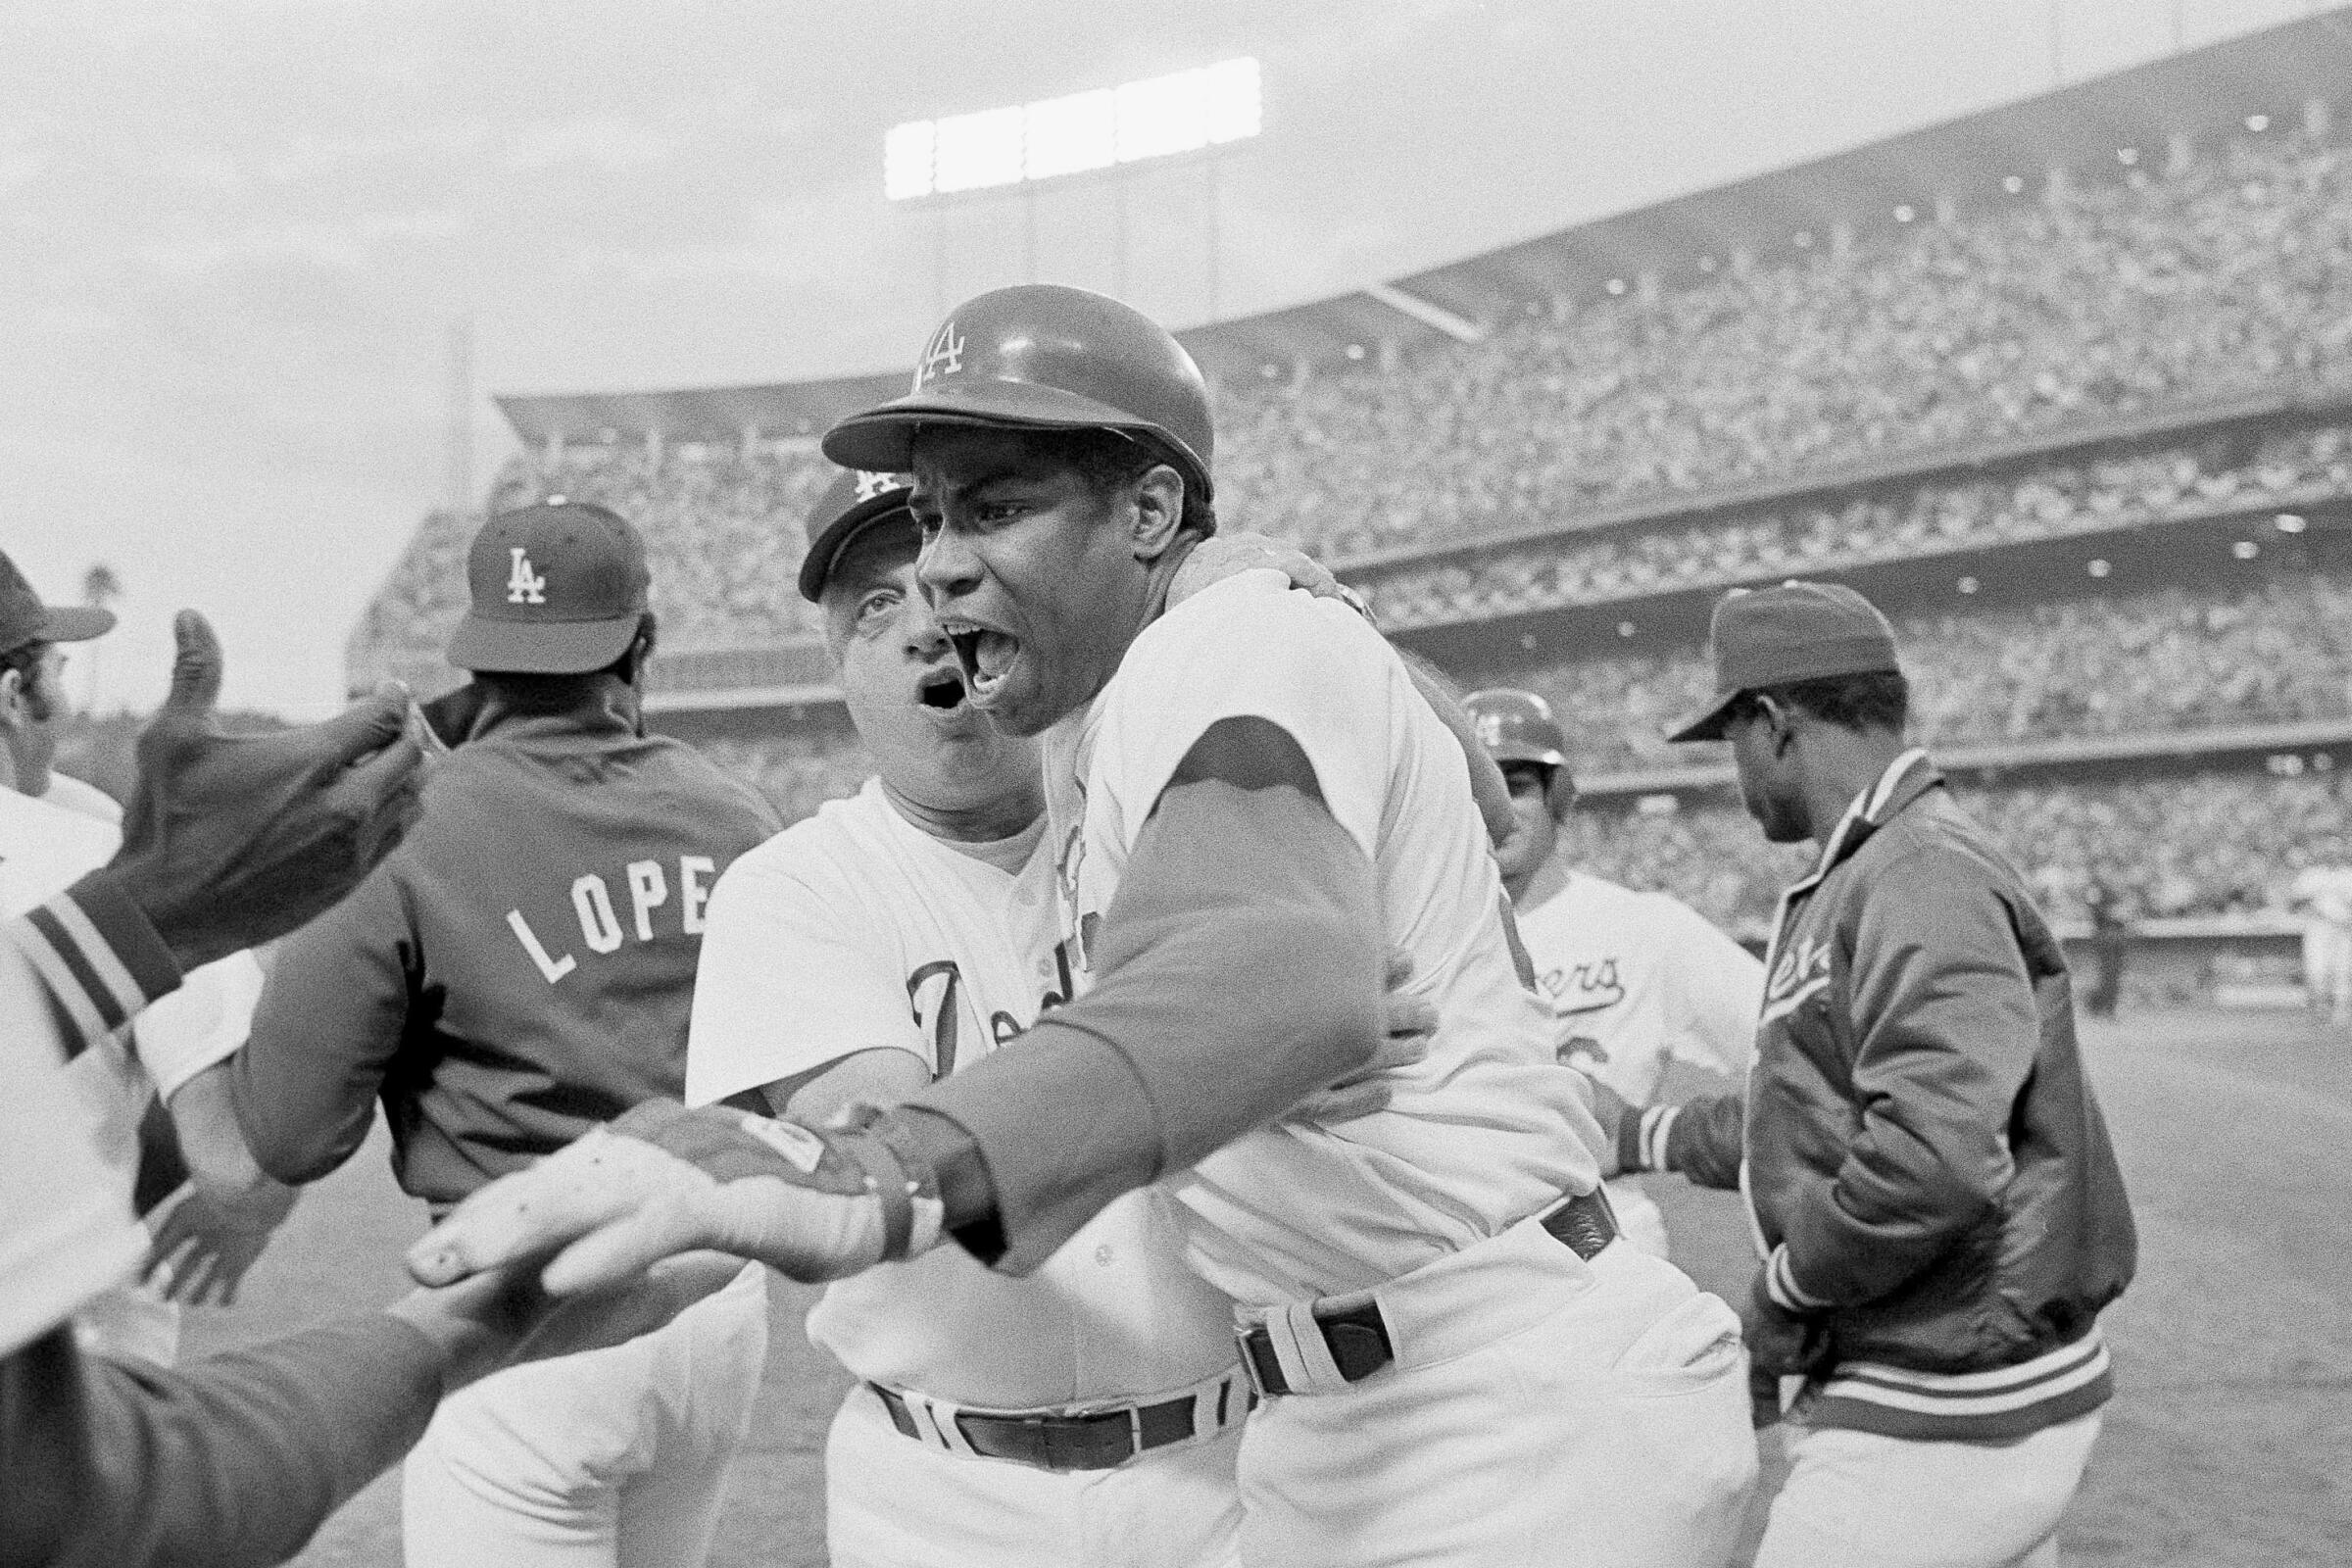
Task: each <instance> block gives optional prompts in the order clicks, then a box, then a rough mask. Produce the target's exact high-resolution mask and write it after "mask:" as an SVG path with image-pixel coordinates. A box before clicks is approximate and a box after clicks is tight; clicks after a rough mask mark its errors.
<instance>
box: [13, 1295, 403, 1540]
mask: <svg viewBox="0 0 2352 1568" xmlns="http://www.w3.org/2000/svg"><path fill="white" fill-rule="evenodd" d="M443 1360H444V1356H443V1352H442V1351H441V1350H440V1348H437V1347H436V1346H435V1345H434V1344H433V1343H432V1342H431V1341H430V1340H428V1339H427V1338H426V1337H425V1336H424V1335H422V1334H420V1333H418V1332H417V1330H415V1329H414V1328H411V1327H410V1326H409V1325H407V1324H405V1323H401V1322H397V1321H395V1320H394V1319H392V1318H391V1317H389V1316H386V1315H385V1314H383V1313H380V1312H371V1313H366V1314H362V1315H359V1316H355V1317H353V1318H350V1319H346V1320H344V1321H341V1322H338V1323H332V1324H328V1325H325V1326H323V1327H320V1328H317V1329H312V1330H309V1331H307V1332H305V1333H302V1334H297V1335H294V1336H292V1337H291V1338H288V1339H285V1340H280V1341H278V1342H276V1343H274V1344H271V1345H268V1346H263V1347H260V1348H256V1349H252V1350H240V1351H232V1352H229V1353H226V1354H222V1355H218V1356H214V1357H211V1358H210V1359H207V1360H204V1361H200V1362H197V1363H195V1364H194V1365H192V1366H189V1367H186V1368H183V1369H181V1370H178V1371H165V1370H163V1369H161V1368H156V1367H149V1366H146V1365H144V1364H143V1363H138V1362H131V1361H124V1362H115V1361H111V1360H106V1359H101V1358H97V1357H88V1356H83V1355H81V1354H80V1353H79V1352H78V1351H77V1350H76V1349H75V1348H74V1346H73V1332H72V1330H71V1329H70V1328H68V1327H63V1326H61V1327H59V1328H58V1329H56V1330H54V1331H53V1332H51V1333H50V1334H48V1335H46V1336H44V1337H43V1338H42V1339H40V1340H37V1341H35V1342H34V1343H33V1344H31V1345H28V1346H26V1347H25V1348H24V1349H22V1350H20V1351H18V1352H17V1353H16V1354H15V1355H12V1356H10V1357H8V1358H7V1360H6V1361H4V1362H0V1496H5V1497H6V1498H7V1500H8V1510H9V1528H8V1529H7V1530H6V1531H0V1564H5V1565H6V1568H16V1565H18V1564H20V1563H25V1564H31V1563H40V1564H44V1565H49V1564H54V1565H58V1568H137V1565H140V1564H147V1563H179V1562H203V1563H206V1564H208V1565H215V1568H235V1565H241V1564H249V1563H250V1564H261V1563H273V1562H279V1561H282V1560H284V1559H285V1558H286V1557H289V1556H291V1555H293V1553H294V1552H296V1551H298V1550H300V1549H301V1547H302V1544H303V1543H304V1542H306V1541H308V1540H309V1539H310V1537H311V1534H312V1533H313V1532H314V1531H315V1530H317V1529H318V1527H319V1523H320V1521H322V1520H323V1519H325V1517H326V1516H327V1515H328V1514H329V1513H331V1512H332V1511H333V1510H334V1509H335V1508H336V1507H337V1506H338V1505H339V1504H341V1503H342V1502H343V1501H344V1499H346V1498H347V1497H349V1496H350V1495H352V1494H353V1493H355V1492H357V1491H358V1490H359V1489H360V1488H361V1487H363V1486H365V1485H367V1483H368V1481H369V1480H370V1479H372V1478H373V1477H374V1476H375V1475H377V1474H378V1473H379V1472H381V1471H382V1470H383V1469H384V1468H385V1467H386V1466H388V1465H390V1464H391V1463H392V1461H393V1460H395V1459H397V1458H399V1457H400V1456H401V1455H402V1454H403V1453H405V1452H407V1451H408V1449H409V1448H410V1446H412V1445H414V1444H415V1443H416V1441H417V1437H418V1436H419V1435H420V1434H421V1433H422V1432H423V1430H424V1426H425V1423H426V1422H427V1421H428V1420H429V1419H430V1418H431V1416H432V1412H433V1406H434V1404H435V1402H436V1401H437V1400H438V1399H439V1397H440V1395H441V1380H442V1370H443Z"/></svg>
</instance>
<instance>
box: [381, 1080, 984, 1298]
mask: <svg viewBox="0 0 2352 1568" xmlns="http://www.w3.org/2000/svg"><path fill="white" fill-rule="evenodd" d="M942 1219H943V1210H942V1206H941V1203H940V1201H939V1186H938V1182H937V1180H936V1178H935V1177H934V1176H933V1175H932V1173H931V1171H930V1169H929V1167H928V1165H927V1164H926V1163H925V1162H924V1161H923V1159H922V1157H921V1155H920V1154H919V1153H918V1152H915V1151H914V1149H913V1148H912V1146H911V1145H910V1144H909V1143H907V1141H906V1140H904V1139H902V1138H900V1137H898V1136H897V1129H896V1127H895V1124H893V1123H892V1122H891V1120H890V1118H889V1116H888V1115H887V1113H883V1112H868V1113H867V1115H866V1117H865V1122H864V1124H863V1125H852V1126H837V1127H828V1128H822V1129H819V1128H812V1127H805V1126H802V1125H801V1124H800V1123H798V1122H792V1121H781V1120H771V1119H769V1118H767V1117H764V1116H758V1115H754V1114H751V1113H750V1112H747V1111H740V1110H732V1109H727V1108H724V1107H720V1106H715V1105H713V1106H707V1107H704V1108H702V1109H698V1110H688V1109H687V1108H686V1107H685V1106H683V1105H680V1104H678V1103H676V1102H674V1101H659V1100H658V1101H649V1102H647V1103H644V1104H642V1105H639V1106H637V1107H636V1108H635V1109H633V1110H631V1111H629V1112H628V1114H626V1115H624V1116H622V1117H621V1118H620V1119H619V1120H617V1121H615V1122H613V1124H612V1125H611V1126H610V1127H609V1128H598V1129H594V1130H592V1131H590V1132H589V1133H588V1134H587V1135H586V1136H585V1137H583V1138H581V1139H580V1140H579V1141H578V1142H576V1143H573V1144H571V1145H570V1146H569V1147H567V1148H564V1149H562V1150H559V1151H557V1152H555V1153H553V1154H550V1155H549V1156H548V1157H546V1158H545V1159H542V1160H540V1161H539V1162H538V1163H537V1164H535V1165H533V1166H532V1167H531V1168H530V1169H528V1170H524V1171H517V1172H516V1173H515V1174H514V1175H511V1176H505V1177H502V1178H500V1179H499V1180H497V1181H495V1182H492V1183H491V1184H490V1185H489V1186H487V1187H485V1188H483V1189H482V1190H481V1191H480V1192H477V1193H475V1194H474V1195H473V1196H472V1197H470V1198H468V1199H466V1201H464V1202H463V1203H460V1204H459V1205H458V1206H457V1208H456V1210H455V1211H453V1212H452V1213H451V1214H450V1215H449V1217H448V1218H446V1219H444V1220H443V1221H442V1222H441V1223H440V1224H438V1225H436V1226H434V1227H433V1229H432V1230H431V1231H429V1232H427V1233H426V1235H425V1236H424V1239H423V1240H421V1241H419V1242H418V1243H417V1245H416V1246H415V1247H413V1248H411V1249H410V1250H409V1272H410V1273H411V1274H412V1275H414V1276H415V1277H416V1278H417V1282H418V1283H420V1284H423V1285H448V1284H451V1283H453V1282H455V1281H458V1280H462V1279H466V1278H467V1277H468V1276H471V1275H473V1274H477V1273H480V1272H482V1271H483V1270H486V1269H493V1268H499V1267H502V1266H505V1265H509V1264H515V1263H523V1262H530V1261H535V1260H539V1259H546V1260H547V1263H546V1267H545V1269H544V1271H543V1272H542V1274H541V1276H540V1280H541V1283H542V1284H543V1285H544V1286H545V1287H546V1289H547V1290H548V1291H549V1292H551V1293H552V1294H554V1295H557V1296H569V1295H576V1294H578V1293H580V1292H584V1291H592V1290H598V1289H602V1288H605V1287H608V1286H612V1285H616V1284H619V1283H622V1282H624V1281H627V1280H631V1279H634V1278H636V1277H637V1276H638V1275H640V1274H642V1273H643V1272H644V1271H645V1270H646V1269H647V1268H649V1267H650V1266H651V1265H653V1264H654V1263H656V1262H658V1261H660V1260H661V1259H662V1258H666V1257H674V1256H676V1255H678V1254H679V1253H682V1252H691V1251H696V1250H706V1249H708V1250H713V1251H720V1252H726V1253H730V1254H732V1255H734V1256H736V1257H744V1258H751V1259H754V1260H756V1261H758V1262H761V1263H765V1264H767V1265H768V1266H770V1267H771V1268H774V1269H776V1270H777V1271H778V1272H780V1273H783V1274H785V1275H787V1276H789V1277H791V1278H793V1279H796V1280H800V1281H803V1282H805V1283H811V1284H813V1283H816V1282H819V1281H823V1280H836V1279H844V1278H847V1277H848V1276H850V1275H852V1274H857V1273H860V1272H862V1271H863V1270H865V1269H867V1268H870V1267H872V1266H873V1265H874V1264H876V1263H881V1262H888V1261H895V1260H897V1259H900V1258H905V1257H910V1256H912V1255H914V1254H915V1253H918V1252H922V1251H925V1250H929V1249H930V1248H931V1247H932V1246H934V1245H936V1244H937V1242H938V1241H939V1237H940V1229H941V1223H942Z"/></svg>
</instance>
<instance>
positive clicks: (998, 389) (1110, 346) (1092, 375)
mask: <svg viewBox="0 0 2352 1568" xmlns="http://www.w3.org/2000/svg"><path fill="white" fill-rule="evenodd" d="M925 424H961V425H983V426H990V427H994V428H999V429H1005V428H1010V429H1027V430H1120V431H1124V432H1126V433H1128V434H1130V435H1135V436H1141V437H1146V438H1148V439H1151V440H1153V441H1156V442H1158V443H1159V444H1160V445H1161V446H1162V447H1164V448H1166V450H1167V454H1168V456H1169V457H1170V458H1171V459H1172V460H1173V461H1174V462H1175V464H1176V466H1178V467H1179V468H1181V469H1182V470H1183V472H1184V476H1185V481H1186V483H1188V484H1193V485H1197V486H1198V487H1199V489H1200V492H1201V499H1202V500H1203V501H1206V500H1208V499H1210V497H1211V494H1212V485H1211V482H1210V479H1209V471H1208V463H1209V452H1210V449H1211V447H1212V446H1213V445H1214V444H1215V432H1214V430H1213V428H1212V426H1211V423H1210V420H1209V415H1208V385H1207V383H1206V382H1205V381H1203V380H1202V379H1201V368H1200V367H1199V366H1197V365H1195V364H1194V363H1193V357H1192V356H1191V355H1190V354H1187V353H1186V352H1185V351H1184V345H1183V344H1181V343H1179V342H1177V341H1176V339H1175V338H1174V337H1173V336H1171V335H1170V334H1169V333H1168V331H1167V330H1166V328H1164V327H1162V326H1160V325H1159V323H1158V322H1156V321H1154V320H1152V319H1151V318H1150V317H1147V316H1145V315H1144V314H1143V313H1142V312H1140V311H1137V310H1135V309H1133V308H1132V307H1129V306H1125V305H1122V304H1120V303H1119V302H1118V301H1117V300H1114V299H1111V298H1109V297H1108V296H1106V295H1102V294H1094V293H1089V292H1088V291H1087V290H1085V289H1082V288H1068V287H1065V286H1063V285H1061V284H1058V283H1023V284H1020V285H1018V286H1016V287H1013V288H1001V289H997V290H994V291H993V292H991V293H987V294H983V295H980V296H979V297H978V298H976V299H970V300H966V301H964V302H963V303H962V304H961V305H958V306H957V307H956V309H955V310H954V311H952V312H950V313H949V315H948V319H946V320H945V321H942V322H941V323H940V324H939V329H938V330H937V331H935V332H933V333H932V334H931V340H930V342H929V343H928V344H927V345H926V346H925V347H924V349H923V358H922V362H921V363H920V364H918V365H917V366H916V367H915V368H914V387H913V389H912V390H911V391H909V392H908V393H907V395H906V396H905V397H903V398H896V399H893V400H892V401H891V402H888V403H885V404H882V405H881V406H880V407H878V408H871V409H867V410H866V411H865V412H864V413H862V414H853V415H851V416H850V417H848V418H846V419H844V420H842V421H841V422H840V423H839V424H837V425H835V426H833V428H832V429H830V430H828V431H826V432H825V439H824V449H825V456H826V457H828V458H831V459H832V460H833V461H834V462H835V463H838V464H841V465H843V466H846V467H852V468H866V469H871V470H876V471H881V472H892V473H896V472H903V471H905V470H906V469H907V468H909V467H912V466H913V464H914V459H913V448H914V432H915V429H916V427H917V426H918V425H925Z"/></svg>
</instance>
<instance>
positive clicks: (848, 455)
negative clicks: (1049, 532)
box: [818, 379, 1208, 484]
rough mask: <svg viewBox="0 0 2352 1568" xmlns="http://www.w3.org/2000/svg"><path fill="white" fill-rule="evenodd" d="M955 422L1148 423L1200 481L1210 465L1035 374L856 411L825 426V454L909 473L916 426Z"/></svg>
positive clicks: (998, 425)
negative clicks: (1032, 378)
mask: <svg viewBox="0 0 2352 1568" xmlns="http://www.w3.org/2000/svg"><path fill="white" fill-rule="evenodd" d="M925 424H954V425H963V426H966V427H974V426H976V427H979V428H983V429H997V430H1150V431H1152V435H1153V436H1154V437H1155V438H1157V439H1159V440H1162V441H1165V442H1167V443H1168V444H1169V445H1171V446H1173V447H1175V448H1176V450H1177V451H1178V452H1179V453H1180V454H1182V456H1183V457H1184V458H1186V459H1187V460H1188V461H1189V463H1190V465H1191V466H1192V468H1193V469H1194V471H1195V473H1196V474H1197V475H1198V476H1199V477H1200V479H1201V483H1203V484H1206V483H1207V482H1208V467H1207V465H1205V464H1203V463H1202V462H1201V455H1200V454H1199V453H1197V452H1193V451H1190V450H1188V449H1187V448H1185V447H1184V446H1183V444H1182V443H1181V442H1178V441H1177V440H1176V438H1175V437H1174V436H1171V435H1169V434H1167V433H1166V432H1165V431H1162V430H1159V429H1157V428H1155V427H1153V426H1152V425H1151V424H1149V423H1148V422H1147V421H1145V420H1142V419H1138V418H1137V417H1135V416H1134V415H1132V414H1128V413H1126V412H1124V411H1123V410H1120V409H1114V408H1112V407H1111V406H1110V405H1109V404H1107V403H1098V402H1096V401H1095V400H1094V399H1093V398H1090V397H1085V396H1082V395H1081V394H1079V393H1076V392H1066V391H1064V390H1062V389H1061V388H1060V387H1057V386H1041V385H1039V384H1038V383H1037V382H1035V381H1003V380H989V379H982V380H974V381H949V382H945V383H943V384H942V385H940V386H938V387H936V388H934V389H932V390H930V391H927V392H914V393H910V394H908V395H907V396H906V397H903V398H897V399H894V400H893V401H891V402H889V403H885V404H883V405H881V406H880V407H879V408H872V409H867V410H866V411H865V412H864V413H862V414H853V415H851V416H850V417H848V418H846V419H844V420H842V421H841V422H840V423H839V424H837V425H835V426H834V427H833V428H832V429H830V430H827V431H826V432H825V437H824V440H823V441H821V442H819V443H818V445H819V446H820V447H822V449H823V451H824V454H825V456H826V457H828V458H830V459H832V460H833V461H834V462H835V463H838V464H840V465H841V466H843V467H845V468H864V469H866V470H868V471H869V472H874V473H905V472H907V470H908V469H910V468H912V467H913V466H914V432H915V428H916V427H917V426H918V425H925Z"/></svg>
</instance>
